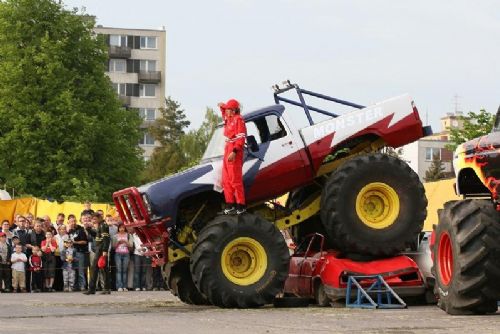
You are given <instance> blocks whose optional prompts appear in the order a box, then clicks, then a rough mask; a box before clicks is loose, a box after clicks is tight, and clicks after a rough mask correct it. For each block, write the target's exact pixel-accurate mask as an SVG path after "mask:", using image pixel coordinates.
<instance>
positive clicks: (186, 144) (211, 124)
mask: <svg viewBox="0 0 500 334" xmlns="http://www.w3.org/2000/svg"><path fill="white" fill-rule="evenodd" d="M161 113H162V116H161V118H159V119H157V120H156V121H155V123H154V124H153V125H152V126H151V127H150V128H149V131H150V133H151V134H152V135H153V136H154V137H155V139H156V140H158V141H160V143H161V146H160V147H157V148H156V149H155V150H154V152H153V155H152V157H151V160H150V161H149V162H148V164H147V166H146V169H145V170H144V173H143V174H142V180H143V181H144V182H148V181H153V180H156V179H159V178H162V177H165V176H167V175H170V174H173V173H176V172H178V171H180V170H183V169H186V168H188V167H192V166H194V165H196V164H197V163H198V162H199V161H200V159H201V157H202V155H203V153H204V152H205V149H206V147H207V145H208V142H209V140H210V138H211V137H212V134H213V132H214V131H215V128H216V127H217V125H218V124H220V123H221V122H222V118H221V117H220V116H218V115H217V114H216V113H215V112H214V110H213V109H211V108H207V110H206V112H205V119H204V121H203V123H202V124H201V126H200V127H199V128H198V129H192V130H189V131H188V132H187V133H186V132H185V129H186V128H187V127H188V126H189V124H190V123H189V121H187V120H186V116H185V114H184V110H183V109H181V107H180V104H179V103H178V102H176V101H173V100H172V99H171V98H168V99H167V101H166V108H165V109H161Z"/></svg>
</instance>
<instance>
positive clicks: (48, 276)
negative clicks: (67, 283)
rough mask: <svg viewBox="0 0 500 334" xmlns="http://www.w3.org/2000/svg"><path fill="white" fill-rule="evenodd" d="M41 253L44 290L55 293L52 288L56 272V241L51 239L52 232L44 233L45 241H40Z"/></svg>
mask: <svg viewBox="0 0 500 334" xmlns="http://www.w3.org/2000/svg"><path fill="white" fill-rule="evenodd" d="M41 248H42V252H43V267H44V269H45V272H44V277H45V290H46V291H49V292H53V291H55V290H54V289H53V288H52V285H53V284H54V277H55V271H56V256H55V252H56V250H57V241H56V239H55V238H54V237H53V235H52V232H50V231H47V232H45V240H43V241H42V247H41Z"/></svg>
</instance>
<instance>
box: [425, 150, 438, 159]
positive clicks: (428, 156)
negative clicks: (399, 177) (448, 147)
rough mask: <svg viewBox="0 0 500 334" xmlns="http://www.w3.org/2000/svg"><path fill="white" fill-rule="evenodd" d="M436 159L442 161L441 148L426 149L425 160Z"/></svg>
mask: <svg viewBox="0 0 500 334" xmlns="http://www.w3.org/2000/svg"><path fill="white" fill-rule="evenodd" d="M434 157H436V158H437V159H438V160H441V149H440V148H439V147H426V148H425V160H427V161H432V160H434Z"/></svg>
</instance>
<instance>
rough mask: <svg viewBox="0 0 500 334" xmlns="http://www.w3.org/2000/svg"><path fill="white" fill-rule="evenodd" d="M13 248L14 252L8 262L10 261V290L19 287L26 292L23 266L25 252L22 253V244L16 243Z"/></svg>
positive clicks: (26, 260)
mask: <svg viewBox="0 0 500 334" xmlns="http://www.w3.org/2000/svg"><path fill="white" fill-rule="evenodd" d="M18 241H19V240H18ZM15 250H16V251H15V253H13V254H12V255H11V257H10V262H11V263H12V289H13V290H12V291H13V292H17V289H21V292H26V280H25V275H26V274H25V272H24V268H25V263H26V262H28V259H27V258H26V254H24V253H23V246H22V245H20V244H19V243H18V244H17V245H16V248H15Z"/></svg>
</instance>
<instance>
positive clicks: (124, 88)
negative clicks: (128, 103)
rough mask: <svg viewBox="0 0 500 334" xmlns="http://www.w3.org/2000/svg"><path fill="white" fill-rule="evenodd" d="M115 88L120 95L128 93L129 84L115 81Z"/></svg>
mask: <svg viewBox="0 0 500 334" xmlns="http://www.w3.org/2000/svg"><path fill="white" fill-rule="evenodd" d="M113 89H114V90H115V92H116V94H118V95H123V96H125V95H127V84H124V83H113Z"/></svg>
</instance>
